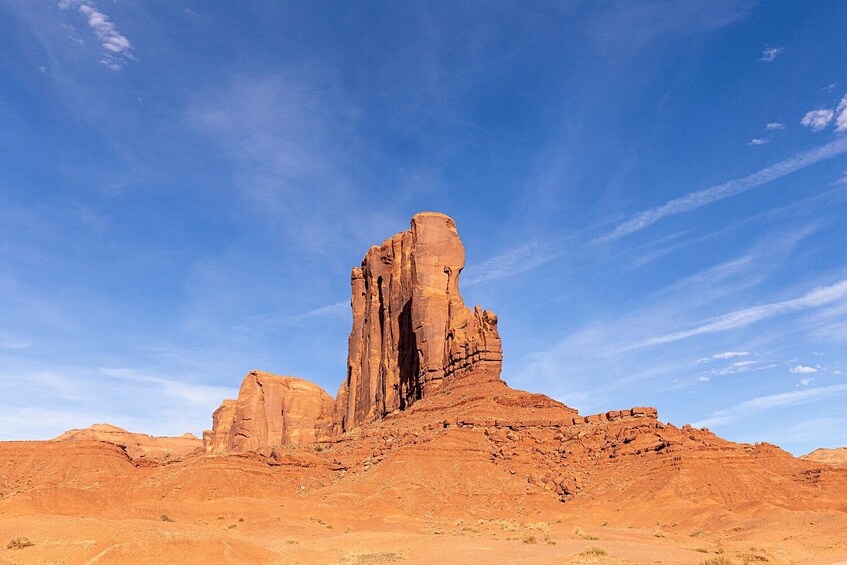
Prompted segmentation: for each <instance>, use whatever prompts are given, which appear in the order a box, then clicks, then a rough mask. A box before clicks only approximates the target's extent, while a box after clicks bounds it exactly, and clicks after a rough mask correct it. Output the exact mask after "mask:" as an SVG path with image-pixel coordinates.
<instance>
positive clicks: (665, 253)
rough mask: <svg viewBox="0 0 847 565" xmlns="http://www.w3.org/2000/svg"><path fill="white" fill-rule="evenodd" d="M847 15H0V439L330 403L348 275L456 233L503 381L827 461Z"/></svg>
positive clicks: (845, 434) (560, 5)
mask: <svg viewBox="0 0 847 565" xmlns="http://www.w3.org/2000/svg"><path fill="white" fill-rule="evenodd" d="M845 29H847V8H845V5H844V3H843V2H838V1H828V2H827V1H824V2H816V3H814V5H809V4H807V3H797V2H790V1H779V0H775V1H772V2H754V1H747V0H738V1H733V0H727V1H719V0H703V1H698V0H690V1H686V2H666V1H651V0H646V1H643V2H635V1H628V0H627V1H617V2H616V1H612V0H606V1H601V2H596V1H588V0H586V1H571V2H541V1H539V2H531V3H526V2H497V1H485V2H475V1H469V2H463V3H455V2H441V1H429V2H415V1H413V0H408V1H404V2H393V1H385V2H377V1H370V0H367V1H363V2H349V3H344V2H277V1H273V2H272V1H266V2H258V1H247V0H245V1H242V2H208V1H200V0H146V1H143V2H142V1H136V2H130V1H127V0H120V1H118V0H0V440H13V439H47V438H51V437H55V436H56V435H59V434H60V433H62V432H63V431H64V430H67V429H71V428H81V427H86V426H89V425H91V424H93V423H96V422H108V423H111V424H114V425H118V426H121V427H124V428H127V429H130V430H132V431H137V432H144V433H149V434H154V435H180V434H183V433H185V432H192V433H195V434H198V435H199V434H200V433H201V432H202V430H203V429H204V428H209V427H210V426H211V413H212V411H213V410H214V409H215V408H216V407H217V406H218V405H219V404H220V402H221V401H222V400H223V399H224V398H232V397H234V396H235V394H236V392H237V389H238V386H239V384H240V382H241V380H242V378H243V377H244V375H245V374H247V373H248V372H249V371H250V370H253V369H260V370H265V371H269V372H273V373H277V374H284V375H294V376H298V377H302V378H305V379H309V380H311V381H314V382H316V383H318V384H319V385H321V386H322V387H324V388H325V389H326V390H327V391H329V393H330V394H332V395H334V394H335V392H336V390H337V388H338V386H339V385H340V383H341V381H342V379H343V378H344V375H345V366H346V353H347V335H348V333H349V331H350V325H351V313H350V308H349V300H350V287H349V272H350V269H351V268H352V267H354V266H357V265H358V264H359V263H360V262H361V259H362V257H363V256H364V254H365V252H366V251H367V249H368V248H369V247H370V246H371V245H374V244H379V243H380V242H382V241H383V240H384V239H386V238H388V237H390V236H391V235H392V234H394V233H397V232H399V231H402V230H404V229H408V226H409V219H410V218H411V217H412V216H413V215H414V214H415V213H416V212H419V211H425V210H431V211H440V212H444V213H446V214H448V215H450V216H452V217H453V218H454V219H455V220H456V222H457V225H458V229H459V233H460V235H461V236H462V239H463V241H464V244H465V247H466V253H467V265H466V268H465V270H464V272H463V274H462V292H463V295H464V297H465V301H466V302H467V303H468V304H469V305H473V304H480V305H482V306H483V307H485V308H488V309H491V310H493V311H495V312H496V313H497V314H498V317H499V320H500V323H499V327H500V332H501V336H502V339H503V346H504V356H505V359H504V368H503V378H504V380H506V381H507V382H508V383H509V384H510V385H511V386H513V387H516V388H521V389H525V390H530V391H534V392H540V393H544V394H547V395H549V396H551V397H553V398H555V399H558V400H560V401H562V402H564V403H566V404H568V405H569V406H573V407H575V408H578V409H579V410H580V412H581V413H583V414H592V413H597V412H601V411H606V410H614V409H621V408H627V407H632V406H644V405H647V406H655V407H657V408H658V410H659V417H660V419H661V420H663V421H670V422H671V423H673V424H676V425H679V426H681V425H683V424H686V423H692V424H694V425H695V426H706V427H709V428H710V429H711V430H713V431H714V432H716V433H718V434H719V435H721V436H722V437H725V438H727V439H730V440H733V441H739V442H751V443H752V442H759V441H766V442H770V443H775V444H777V445H779V446H781V447H783V448H784V449H787V450H789V451H791V452H792V453H794V454H796V455H799V454H802V453H805V452H808V451H811V450H812V449H815V448H818V447H837V446H845V445H847V412H845V410H844V406H845V405H847V213H845V212H847V42H845V41H844V33H845V32H844V30H845Z"/></svg>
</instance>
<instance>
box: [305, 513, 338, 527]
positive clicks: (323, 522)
mask: <svg viewBox="0 0 847 565" xmlns="http://www.w3.org/2000/svg"><path fill="white" fill-rule="evenodd" d="M306 519H307V520H309V521H310V522H316V523H318V524H320V525H321V526H323V527H324V528H326V529H327V530H331V529H332V524H329V523H327V522H326V520H324V519H323V518H318V517H317V516H308V517H307V518H306Z"/></svg>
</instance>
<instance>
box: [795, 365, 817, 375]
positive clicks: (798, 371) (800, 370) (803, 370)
mask: <svg viewBox="0 0 847 565" xmlns="http://www.w3.org/2000/svg"><path fill="white" fill-rule="evenodd" d="M791 372H792V373H794V374H795V375H808V374H811V373H817V372H818V369H817V367H807V366H805V365H796V366H794V367H791Z"/></svg>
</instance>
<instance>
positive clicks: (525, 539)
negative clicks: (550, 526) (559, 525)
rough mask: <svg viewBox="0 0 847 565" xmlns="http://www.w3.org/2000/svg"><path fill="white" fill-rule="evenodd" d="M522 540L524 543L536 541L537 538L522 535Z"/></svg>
mask: <svg viewBox="0 0 847 565" xmlns="http://www.w3.org/2000/svg"><path fill="white" fill-rule="evenodd" d="M523 542H524V543H538V538H537V537H535V536H524V537H523Z"/></svg>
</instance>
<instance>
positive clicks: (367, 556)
mask: <svg viewBox="0 0 847 565" xmlns="http://www.w3.org/2000/svg"><path fill="white" fill-rule="evenodd" d="M403 559H406V556H405V555H404V554H403V553H401V552H399V551H374V552H370V553H348V554H347V555H345V556H344V559H343V560H342V561H341V563H342V565H379V564H380V563H394V562H395V561H402V560H403Z"/></svg>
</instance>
